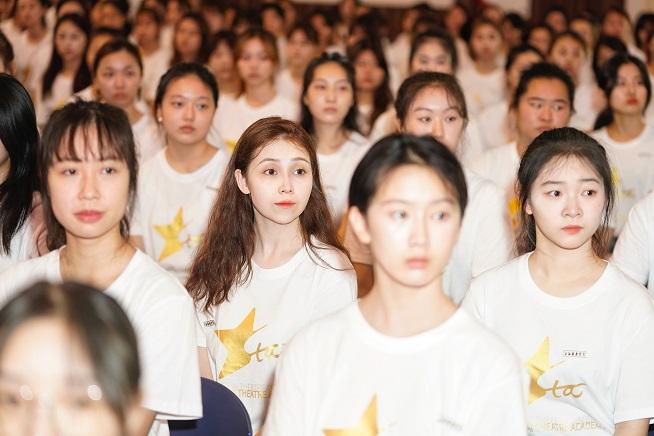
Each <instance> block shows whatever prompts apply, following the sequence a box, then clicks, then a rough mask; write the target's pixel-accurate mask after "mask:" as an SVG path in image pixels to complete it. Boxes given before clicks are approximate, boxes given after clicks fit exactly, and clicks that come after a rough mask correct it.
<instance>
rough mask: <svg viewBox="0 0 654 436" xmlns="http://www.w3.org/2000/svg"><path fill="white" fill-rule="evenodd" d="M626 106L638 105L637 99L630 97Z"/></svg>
mask: <svg viewBox="0 0 654 436" xmlns="http://www.w3.org/2000/svg"><path fill="white" fill-rule="evenodd" d="M627 104H630V105H634V104H638V99H637V98H636V97H631V98H628V99H627Z"/></svg>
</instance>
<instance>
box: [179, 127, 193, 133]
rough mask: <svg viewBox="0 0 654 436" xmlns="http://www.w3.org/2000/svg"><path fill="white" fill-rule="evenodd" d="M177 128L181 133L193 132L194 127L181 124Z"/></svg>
mask: <svg viewBox="0 0 654 436" xmlns="http://www.w3.org/2000/svg"><path fill="white" fill-rule="evenodd" d="M179 130H180V131H181V132H183V133H193V132H195V127H193V126H182V127H180V128H179Z"/></svg>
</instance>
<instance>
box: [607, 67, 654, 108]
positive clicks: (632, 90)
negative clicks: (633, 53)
mask: <svg viewBox="0 0 654 436" xmlns="http://www.w3.org/2000/svg"><path fill="white" fill-rule="evenodd" d="M646 101H647V88H645V84H644V82H643V77H642V76H641V75H640V71H639V70H638V67H636V65H634V64H624V65H622V66H621V67H620V68H618V79H617V80H616V85H615V87H614V88H613V91H611V96H610V98H609V105H610V106H611V108H612V109H613V111H614V112H615V113H619V114H624V115H642V113H643V111H644V109H645V103H646Z"/></svg>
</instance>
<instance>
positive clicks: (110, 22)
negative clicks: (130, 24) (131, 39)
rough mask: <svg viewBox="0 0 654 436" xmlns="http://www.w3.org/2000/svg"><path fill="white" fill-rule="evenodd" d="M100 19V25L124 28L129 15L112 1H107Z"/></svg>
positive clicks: (117, 28)
mask: <svg viewBox="0 0 654 436" xmlns="http://www.w3.org/2000/svg"><path fill="white" fill-rule="evenodd" d="M99 20H100V21H99V26H100V27H108V28H110V29H116V30H122V29H123V28H125V23H126V22H127V17H126V16H125V15H124V14H123V13H122V12H121V11H120V10H119V9H118V8H117V7H116V6H114V5H113V4H111V3H106V4H105V5H104V6H103V7H102V14H101V15H100V18H99Z"/></svg>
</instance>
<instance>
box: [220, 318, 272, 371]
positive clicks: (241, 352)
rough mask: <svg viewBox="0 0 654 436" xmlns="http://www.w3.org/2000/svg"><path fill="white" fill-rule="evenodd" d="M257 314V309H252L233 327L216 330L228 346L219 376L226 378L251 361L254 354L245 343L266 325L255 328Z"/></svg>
mask: <svg viewBox="0 0 654 436" xmlns="http://www.w3.org/2000/svg"><path fill="white" fill-rule="evenodd" d="M255 314H256V309H252V310H251V311H250V313H248V315H247V316H246V317H245V319H243V321H241V323H240V324H239V325H237V326H236V327H234V328H233V329H228V330H214V332H215V333H216V336H218V338H219V339H220V342H222V344H223V345H224V346H225V348H227V358H226V359H225V363H224V364H223V367H222V369H221V370H220V374H219V376H218V378H225V377H227V376H228V375H230V374H233V373H235V372H236V371H238V370H239V369H241V368H244V367H246V366H247V365H248V364H249V363H250V359H251V358H252V355H251V354H250V353H248V352H247V351H246V350H245V343H246V342H247V341H248V339H250V338H251V337H252V336H253V335H254V334H255V333H256V332H258V331H259V330H261V329H262V328H264V327H265V325H264V326H263V327H259V328H258V329H256V330H255V329H254V317H255Z"/></svg>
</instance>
